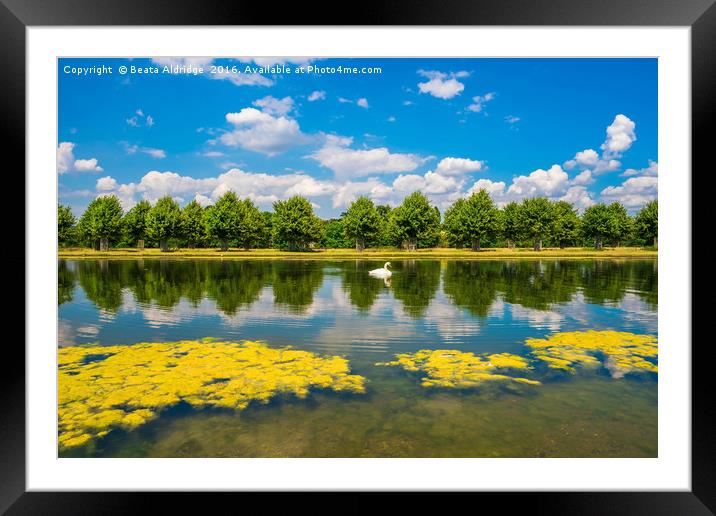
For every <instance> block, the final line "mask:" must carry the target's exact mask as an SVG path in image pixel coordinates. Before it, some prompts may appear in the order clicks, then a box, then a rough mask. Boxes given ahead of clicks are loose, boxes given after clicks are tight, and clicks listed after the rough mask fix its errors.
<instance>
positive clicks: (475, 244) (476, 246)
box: [472, 238, 480, 251]
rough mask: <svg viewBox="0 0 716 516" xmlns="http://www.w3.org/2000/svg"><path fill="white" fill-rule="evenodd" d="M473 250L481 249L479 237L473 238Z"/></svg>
mask: <svg viewBox="0 0 716 516" xmlns="http://www.w3.org/2000/svg"><path fill="white" fill-rule="evenodd" d="M472 250H473V251H479V250H480V239H479V238H473V239H472Z"/></svg>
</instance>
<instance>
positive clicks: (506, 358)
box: [376, 349, 540, 388]
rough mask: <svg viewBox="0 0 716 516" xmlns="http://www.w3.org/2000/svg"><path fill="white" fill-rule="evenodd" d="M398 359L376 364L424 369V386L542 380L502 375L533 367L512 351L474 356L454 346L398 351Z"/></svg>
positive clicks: (456, 385) (462, 386) (533, 382)
mask: <svg viewBox="0 0 716 516" xmlns="http://www.w3.org/2000/svg"><path fill="white" fill-rule="evenodd" d="M395 358H396V360H393V361H391V362H379V363H377V364H376V365H382V366H400V367H402V368H403V369H405V370H406V371H422V372H424V373H425V374H426V375H427V376H426V377H424V378H421V385H422V386H423V387H449V388H469V387H477V386H479V385H482V384H484V383H486V382H495V381H497V382H512V381H515V382H519V383H524V384H531V385H539V383H540V382H538V381H537V380H529V379H527V378H517V377H514V376H509V375H506V374H503V371H504V370H506V369H507V370H509V369H525V370H526V369H531V367H530V365H529V363H528V361H527V359H525V358H523V357H521V356H519V355H512V354H510V353H496V354H492V355H475V354H474V353H470V352H462V351H457V350H453V349H435V350H432V349H421V350H420V351H416V352H415V353H399V354H397V355H395ZM498 371H499V372H498Z"/></svg>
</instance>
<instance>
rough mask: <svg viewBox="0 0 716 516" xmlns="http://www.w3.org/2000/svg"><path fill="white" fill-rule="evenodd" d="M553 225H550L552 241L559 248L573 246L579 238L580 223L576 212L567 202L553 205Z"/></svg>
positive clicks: (558, 202)
mask: <svg viewBox="0 0 716 516" xmlns="http://www.w3.org/2000/svg"><path fill="white" fill-rule="evenodd" d="M554 213H555V217H554V223H553V224H552V235H551V237H552V240H553V241H554V243H555V244H557V245H558V246H559V247H566V246H568V245H574V244H575V243H576V242H577V241H578V239H579V236H580V221H579V215H577V211H576V210H575V209H574V207H573V206H572V204H571V203H568V202H567V201H557V202H556V203H554Z"/></svg>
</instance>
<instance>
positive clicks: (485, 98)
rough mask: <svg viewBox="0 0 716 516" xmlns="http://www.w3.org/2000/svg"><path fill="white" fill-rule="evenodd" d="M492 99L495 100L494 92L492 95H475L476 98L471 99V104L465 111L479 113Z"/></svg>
mask: <svg viewBox="0 0 716 516" xmlns="http://www.w3.org/2000/svg"><path fill="white" fill-rule="evenodd" d="M494 98H495V94H494V92H493V93H485V94H484V95H477V96H476V97H472V104H470V105H469V106H467V110H468V111H472V112H473V113H479V112H480V111H482V109H483V108H484V107H485V104H487V103H488V102H489V101H491V100H492V99H494Z"/></svg>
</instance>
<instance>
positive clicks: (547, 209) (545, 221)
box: [518, 197, 555, 251]
mask: <svg viewBox="0 0 716 516" xmlns="http://www.w3.org/2000/svg"><path fill="white" fill-rule="evenodd" d="M518 217H519V225H520V233H522V234H523V235H524V236H525V237H526V238H529V239H531V240H532V241H533V242H534V249H535V251H539V250H540V249H542V240H543V239H544V238H545V237H547V236H548V235H549V231H550V229H551V227H552V223H553V221H554V217H555V211H554V206H553V205H552V203H551V202H549V200H548V199H546V198H544V197H534V198H532V199H524V200H523V201H522V203H521V204H520V208H519V213H518Z"/></svg>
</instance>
